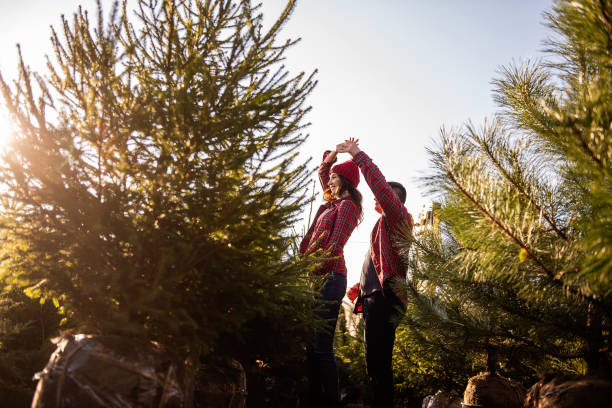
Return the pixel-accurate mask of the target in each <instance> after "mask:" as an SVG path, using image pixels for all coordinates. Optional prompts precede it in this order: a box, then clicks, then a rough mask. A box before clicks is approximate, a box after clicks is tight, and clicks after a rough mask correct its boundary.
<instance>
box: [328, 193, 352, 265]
mask: <svg viewBox="0 0 612 408" xmlns="http://www.w3.org/2000/svg"><path fill="white" fill-rule="evenodd" d="M357 211H358V210H357V205H356V204H355V203H354V202H352V201H351V200H342V201H341V202H340V204H339V205H338V212H337V214H336V221H335V222H334V229H333V230H332V232H331V235H330V236H329V240H328V241H327V245H326V247H325V250H326V251H327V250H331V255H332V256H338V255H341V254H342V251H343V250H344V245H345V244H346V241H348V239H349V237H350V236H351V233H352V232H353V230H354V229H355V227H356V226H357V218H358V214H357ZM331 262H335V260H334V261H331Z"/></svg>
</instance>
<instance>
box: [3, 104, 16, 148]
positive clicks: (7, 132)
mask: <svg viewBox="0 0 612 408" xmlns="http://www.w3.org/2000/svg"><path fill="white" fill-rule="evenodd" d="M12 134H13V126H12V123H11V120H10V119H9V115H8V112H7V111H6V109H5V108H4V107H2V106H0V149H1V148H2V147H3V146H4V145H6V144H7V143H8V141H9V140H10V139H11V137H12Z"/></svg>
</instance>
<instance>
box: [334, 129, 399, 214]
mask: <svg viewBox="0 0 612 408" xmlns="http://www.w3.org/2000/svg"><path fill="white" fill-rule="evenodd" d="M339 151H340V152H342V151H346V152H348V153H350V155H351V156H353V162H354V163H355V164H356V165H357V166H358V167H359V169H361V173H362V174H363V178H364V179H365V180H366V183H368V186H370V190H372V193H373V194H374V197H376V200H377V201H378V204H379V205H380V207H381V208H382V210H383V211H384V213H385V216H387V217H390V218H391V219H393V220H394V221H395V222H398V223H399V222H402V221H404V220H408V221H409V220H410V218H409V216H408V211H407V210H406V207H404V205H403V204H402V202H401V201H400V199H399V198H398V197H397V195H396V194H395V192H394V191H393V188H391V186H390V185H389V183H387V180H386V179H385V176H383V174H382V172H381V171H380V169H379V168H378V166H376V165H375V164H374V162H372V159H371V158H370V157H369V156H368V155H367V154H366V153H365V152H363V151H362V150H361V149H360V148H359V146H358V145H357V143H356V142H353V141H347V142H345V143H344V144H343V146H342V147H341V149H340V150H339Z"/></svg>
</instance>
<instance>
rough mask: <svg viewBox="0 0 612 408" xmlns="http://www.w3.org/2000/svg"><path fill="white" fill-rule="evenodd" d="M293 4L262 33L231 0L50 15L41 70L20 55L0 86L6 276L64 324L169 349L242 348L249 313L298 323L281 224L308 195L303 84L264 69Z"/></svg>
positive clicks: (275, 64)
mask: <svg viewBox="0 0 612 408" xmlns="http://www.w3.org/2000/svg"><path fill="white" fill-rule="evenodd" d="M294 5H295V2H294V1H289V2H288V4H287V7H286V9H285V10H284V11H283V13H282V14H281V16H280V17H279V19H278V20H276V21H275V22H274V24H272V25H271V28H270V29H269V30H267V31H265V30H264V29H263V26H262V22H263V16H262V15H261V14H260V13H259V11H258V8H257V7H254V6H252V5H251V4H250V2H249V1H247V0H244V1H222V0H219V1H201V0H193V1H188V0H174V1H171V0H167V1H157V0H150V1H145V0H141V1H138V3H137V7H136V9H135V10H134V13H132V12H131V11H129V10H127V6H126V3H125V2H124V3H123V5H122V7H119V6H118V5H117V4H115V7H114V8H113V10H112V13H111V17H110V20H109V21H108V22H105V21H104V20H103V18H102V15H103V14H102V11H101V6H99V9H100V10H99V13H98V18H97V21H96V22H92V21H90V18H89V16H88V14H87V13H85V12H83V11H82V10H81V9H79V11H78V12H77V13H75V14H74V16H73V19H72V22H69V21H68V20H63V27H62V36H60V34H59V33H57V32H56V31H55V30H54V31H53V35H52V43H53V51H54V54H55V60H54V61H52V60H51V59H49V60H48V65H47V66H48V73H47V76H46V77H42V76H39V75H37V74H35V73H32V72H30V71H29V69H28V68H27V67H26V65H25V64H24V63H23V61H21V65H20V76H19V79H18V80H17V81H16V82H15V84H14V86H10V85H9V84H7V83H6V82H5V81H4V79H2V81H1V85H2V91H3V94H4V98H5V102H6V104H7V106H8V107H9V109H10V111H11V113H12V115H13V117H14V119H15V120H16V122H17V125H18V127H19V131H18V133H17V135H16V137H15V140H14V142H13V143H12V144H11V145H10V146H9V147H8V148H7V149H6V151H5V154H4V156H3V162H2V164H1V167H0V175H1V179H2V180H3V186H2V189H1V191H2V214H3V218H2V223H1V225H0V227H1V230H2V234H3V237H5V245H4V246H3V247H2V249H1V251H2V255H1V256H2V258H3V259H5V261H4V262H3V263H2V264H1V266H0V277H1V278H2V279H3V280H4V282H6V284H8V285H10V286H11V287H13V288H17V287H19V288H28V289H27V290H28V291H29V293H30V295H32V296H34V297H37V298H40V299H48V300H52V299H54V300H53V302H55V303H57V304H58V305H59V307H62V308H64V310H65V311H66V315H67V317H68V318H69V319H70V321H72V322H73V323H74V325H75V329H76V330H80V331H87V332H93V333H105V334H124V335H125V334H127V335H131V336H138V337H141V338H146V339H155V340H158V341H161V342H163V343H165V344H169V345H175V346H178V347H180V349H181V350H183V351H185V350H190V351H198V350H200V351H204V352H207V351H211V350H213V349H216V348H218V347H219V346H220V339H221V338H224V337H225V338H227V337H230V338H231V337H236V338H239V339H240V341H241V342H242V343H241V344H248V343H249V341H250V340H249V339H248V338H246V337H245V335H244V333H241V332H240V330H241V328H242V327H243V325H247V324H248V322H249V321H251V320H252V319H262V318H263V319H268V318H270V317H273V318H274V319H276V318H277V317H278V316H281V315H282V316H292V318H293V319H294V321H292V322H291V324H292V325H293V327H298V328H300V330H302V328H303V327H304V325H307V321H308V319H309V318H310V314H309V312H308V311H309V310H310V308H309V307H308V306H309V305H310V302H311V291H310V290H309V288H308V286H307V285H306V282H305V279H304V278H303V275H304V273H303V271H304V270H305V268H306V267H307V264H308V262H310V261H309V260H301V259H299V258H298V257H297V256H296V255H295V251H292V245H293V239H292V236H291V234H290V232H289V229H290V227H291V226H292V225H293V224H294V223H295V221H296V219H297V217H298V216H299V214H300V211H301V209H302V207H303V205H304V204H305V203H306V202H307V201H308V198H307V197H306V196H305V193H304V191H305V187H306V183H307V179H308V171H307V169H306V164H305V163H296V158H297V148H298V147H299V146H300V145H301V144H302V142H303V141H304V139H305V136H304V135H303V133H302V130H303V128H304V126H306V125H305V124H304V123H303V118H304V115H305V114H306V113H307V112H308V110H309V108H308V107H305V106H304V103H305V98H306V97H307V96H308V94H309V93H310V92H311V90H312V89H313V87H314V85H315V82H314V81H313V78H312V75H311V76H306V75H304V74H303V73H300V74H298V75H295V76H291V75H290V74H289V73H288V72H287V71H286V70H285V68H284V67H283V66H281V65H279V62H280V61H282V59H283V56H284V53H285V52H286V50H287V49H288V48H289V47H291V46H293V45H294V44H295V42H296V41H286V42H280V41H279V40H278V35H279V30H280V29H281V27H282V25H283V23H284V22H285V21H286V20H287V18H288V16H289V14H290V13H291V11H292V10H293V8H294ZM286 331H287V333H289V334H288V335H291V334H292V333H293V332H292V331H291V329H287V330H286ZM234 335H235V336H234ZM267 335H268V336H269V338H273V337H274V336H275V334H274V333H272V332H268V334H267Z"/></svg>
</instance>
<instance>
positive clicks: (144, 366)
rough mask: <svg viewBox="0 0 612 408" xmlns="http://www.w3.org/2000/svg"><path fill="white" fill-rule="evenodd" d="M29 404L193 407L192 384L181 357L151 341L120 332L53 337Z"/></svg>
mask: <svg viewBox="0 0 612 408" xmlns="http://www.w3.org/2000/svg"><path fill="white" fill-rule="evenodd" d="M54 343H55V344H56V345H57V349H56V350H55V351H54V352H53V354H51V357H50V358H49V362H48V363H47V365H46V366H45V368H44V370H43V371H42V372H40V373H38V374H37V375H36V376H35V378H37V379H38V380H39V381H38V385H37V387H36V392H35V394H34V399H33V400H32V406H31V407H32V408H56V407H63V408H83V407H87V408H108V407H133V406H134V407H135V406H139V407H144V406H147V407H153V406H155V407H163V408H191V406H192V405H191V404H192V399H191V398H192V394H193V388H192V387H193V386H192V385H191V384H192V377H193V376H190V375H189V374H190V371H189V370H188V369H186V367H187V366H186V364H185V362H184V361H179V360H178V359H177V358H176V357H174V356H173V355H171V354H170V353H168V351H167V350H164V349H163V348H162V347H161V346H160V345H158V344H156V343H153V342H139V341H134V340H132V339H127V338H124V337H118V336H89V335H83V334H79V335H75V336H65V337H62V338H59V339H56V340H55V341H54Z"/></svg>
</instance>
